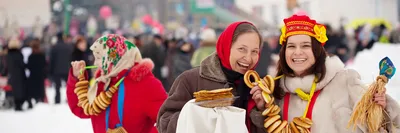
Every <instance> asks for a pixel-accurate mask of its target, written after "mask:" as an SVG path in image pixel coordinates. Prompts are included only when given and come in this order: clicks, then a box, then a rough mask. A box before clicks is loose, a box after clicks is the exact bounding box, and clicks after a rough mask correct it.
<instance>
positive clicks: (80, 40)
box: [75, 36, 86, 47]
mask: <svg viewBox="0 0 400 133" xmlns="http://www.w3.org/2000/svg"><path fill="white" fill-rule="evenodd" d="M81 42H86V39H85V37H83V36H79V37H78V38H77V39H76V42H75V47H78V44H79V43H81Z"/></svg>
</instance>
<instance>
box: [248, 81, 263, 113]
mask: <svg viewBox="0 0 400 133" xmlns="http://www.w3.org/2000/svg"><path fill="white" fill-rule="evenodd" d="M261 82H262V83H263V84H264V85H266V84H265V83H264V81H261ZM253 84H254V85H255V86H254V87H253V88H251V90H250V94H252V95H253V97H252V99H253V100H254V101H255V102H256V106H257V109H258V110H259V111H262V110H264V109H265V100H264V98H263V96H262V95H261V93H262V89H261V88H260V87H259V86H258V83H253Z"/></svg>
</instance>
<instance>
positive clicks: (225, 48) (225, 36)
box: [217, 21, 261, 70]
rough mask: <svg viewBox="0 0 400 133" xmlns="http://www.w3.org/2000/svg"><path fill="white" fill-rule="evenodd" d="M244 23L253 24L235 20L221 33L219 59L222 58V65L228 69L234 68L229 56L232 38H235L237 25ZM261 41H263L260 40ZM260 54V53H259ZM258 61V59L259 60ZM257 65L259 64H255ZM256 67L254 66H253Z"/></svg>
mask: <svg viewBox="0 0 400 133" xmlns="http://www.w3.org/2000/svg"><path fill="white" fill-rule="evenodd" d="M243 23H248V24H251V25H253V24H252V23H250V22H247V21H239V22H234V23H232V24H230V25H229V26H228V27H226V29H225V30H224V31H223V32H222V33H221V35H220V36H219V38H218V41H217V55H218V57H219V59H220V60H221V63H222V66H224V67H225V68H226V69H229V70H232V67H231V64H230V61H229V57H230V55H231V46H232V39H233V33H234V32H235V30H236V27H238V26H239V25H240V24H243ZM260 43H261V42H260ZM258 56H260V54H258ZM257 62H258V61H257ZM255 66H257V65H255ZM252 69H254V68H252Z"/></svg>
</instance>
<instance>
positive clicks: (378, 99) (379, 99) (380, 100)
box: [374, 88, 386, 108]
mask: <svg viewBox="0 0 400 133" xmlns="http://www.w3.org/2000/svg"><path fill="white" fill-rule="evenodd" d="M374 102H375V103H377V104H379V105H381V106H382V107H383V108H386V88H385V90H384V91H383V94H378V92H377V93H375V94H374Z"/></svg>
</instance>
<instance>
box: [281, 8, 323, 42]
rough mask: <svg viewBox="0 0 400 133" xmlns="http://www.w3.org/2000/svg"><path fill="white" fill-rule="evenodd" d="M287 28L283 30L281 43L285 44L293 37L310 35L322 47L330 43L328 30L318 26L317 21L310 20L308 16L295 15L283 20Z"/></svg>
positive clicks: (320, 25)
mask: <svg viewBox="0 0 400 133" xmlns="http://www.w3.org/2000/svg"><path fill="white" fill-rule="evenodd" d="M283 22H285V26H283V27H282V29H281V32H282V33H281V37H280V39H279V43H280V44H281V45H283V42H284V41H286V39H287V38H288V37H289V36H292V35H309V36H311V37H314V38H315V39H317V40H318V41H319V42H320V43H321V45H324V44H325V42H326V41H328V37H327V36H326V28H325V26H324V25H322V24H318V23H317V22H316V21H315V20H312V19H310V18H309V17H308V16H305V15H303V16H298V15H293V16H291V17H289V18H286V19H284V20H283Z"/></svg>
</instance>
